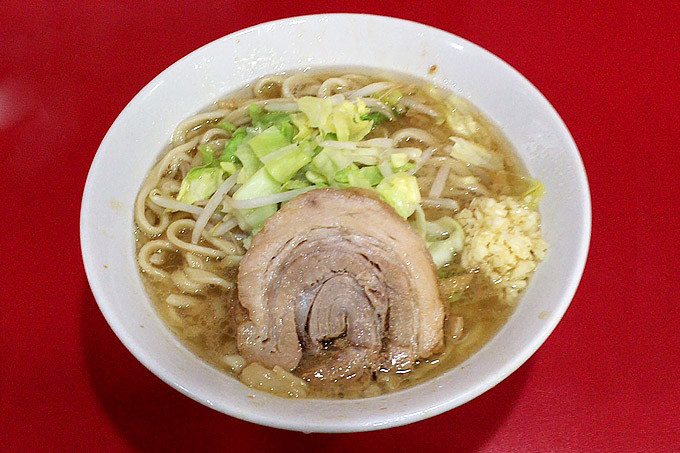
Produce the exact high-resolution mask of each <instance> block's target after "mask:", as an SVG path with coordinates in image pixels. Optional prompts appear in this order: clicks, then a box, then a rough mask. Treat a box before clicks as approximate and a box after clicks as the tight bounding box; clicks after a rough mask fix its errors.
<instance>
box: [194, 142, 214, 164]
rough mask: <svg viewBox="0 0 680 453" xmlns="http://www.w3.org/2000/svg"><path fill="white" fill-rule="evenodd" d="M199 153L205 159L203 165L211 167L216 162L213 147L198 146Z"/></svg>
mask: <svg viewBox="0 0 680 453" xmlns="http://www.w3.org/2000/svg"><path fill="white" fill-rule="evenodd" d="M198 152H199V153H200V155H201V158H202V159H203V165H210V164H212V162H213V160H215V150H214V149H213V147H212V146H208V145H198Z"/></svg>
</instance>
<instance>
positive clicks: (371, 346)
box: [238, 188, 444, 379]
mask: <svg viewBox="0 0 680 453" xmlns="http://www.w3.org/2000/svg"><path fill="white" fill-rule="evenodd" d="M238 293H239V299H240V302H241V304H242V305H243V307H245V308H246V309H247V310H248V313H249V320H248V321H246V322H244V323H242V324H241V325H240V326H239V330H238V347H239V350H240V352H241V354H242V355H243V356H244V357H245V358H246V359H247V360H248V361H249V362H259V363H261V364H262V365H264V366H266V367H268V368H273V367H274V366H276V365H279V366H281V367H282V368H284V369H287V370H290V371H292V370H294V369H296V368H297V367H298V366H299V365H300V364H301V361H303V357H304V362H305V366H304V370H306V375H308V376H310V377H316V378H321V379H340V378H349V377H353V376H359V375H361V374H362V373H363V372H365V371H366V370H369V371H375V370H377V369H379V368H385V369H393V368H398V369H405V368H408V367H410V366H412V364H413V361H414V360H416V359H417V358H425V357H428V356H430V355H431V354H433V353H434V352H437V351H439V350H440V349H441V347H442V343H443V325H444V308H443V304H442V301H441V299H440V297H439V292H438V288H437V276H436V268H435V265H434V263H433V262H432V257H431V255H430V253H429V252H428V250H427V248H426V245H425V243H424V241H423V240H422V238H421V237H420V236H418V234H417V233H416V232H415V231H414V230H413V229H412V228H411V227H410V226H409V224H408V223H407V222H406V221H405V220H404V219H403V218H401V217H400V216H399V215H398V214H397V213H396V211H395V210H394V209H393V208H392V207H391V206H389V205H388V204H387V203H385V202H384V201H382V200H381V199H380V198H379V197H378V196H377V195H376V194H375V193H374V192H372V191H369V190H365V189H347V190H337V189H330V188H325V189H315V190H312V191H309V192H307V193H305V194H302V195H299V196H298V197H296V198H294V199H292V200H290V201H289V202H288V203H286V204H285V205H284V206H283V207H282V208H281V209H280V210H279V211H278V212H277V213H276V214H274V215H273V216H271V217H270V218H269V219H268V220H267V221H266V223H265V225H264V228H263V229H262V231H260V232H259V233H258V234H256V235H255V237H254V238H253V241H252V244H251V247H250V249H249V250H248V252H247V253H246V255H245V256H244V258H243V259H242V261H241V263H240V266H239V274H238Z"/></svg>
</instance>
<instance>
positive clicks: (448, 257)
mask: <svg viewBox="0 0 680 453" xmlns="http://www.w3.org/2000/svg"><path fill="white" fill-rule="evenodd" d="M425 230H426V234H425V239H426V240H427V241H428V244H429V245H428V250H429V251H430V254H431V255H432V260H433V261H434V264H435V265H436V266H437V268H440V267H442V266H444V265H446V264H448V263H450V262H451V261H452V260H453V256H454V254H456V253H458V252H461V251H462V250H463V244H464V243H465V232H464V230H463V227H462V226H461V224H460V223H458V222H457V221H455V220H454V219H452V218H451V217H448V216H444V217H441V218H439V219H437V220H435V221H434V222H426V226H425Z"/></svg>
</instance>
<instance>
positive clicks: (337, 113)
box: [298, 96, 373, 141]
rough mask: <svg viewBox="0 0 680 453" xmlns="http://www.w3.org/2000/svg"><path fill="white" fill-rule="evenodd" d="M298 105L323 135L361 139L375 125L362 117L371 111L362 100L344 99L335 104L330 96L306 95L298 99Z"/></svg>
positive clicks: (310, 122)
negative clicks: (355, 101) (353, 101)
mask: <svg viewBox="0 0 680 453" xmlns="http://www.w3.org/2000/svg"><path fill="white" fill-rule="evenodd" d="M298 107H299V108H300V110H301V111H302V113H304V114H305V115H306V116H307V119H308V121H309V125H310V126H311V127H316V128H318V129H319V131H321V135H322V136H325V135H326V134H329V133H333V134H336V136H337V139H338V140H339V141H359V140H361V139H362V138H364V137H365V136H366V135H367V134H368V133H369V132H371V129H372V127H373V121H372V120H366V119H362V116H363V115H365V114H367V113H369V112H370V111H369V109H368V107H366V105H365V104H364V103H363V102H361V101H358V102H357V103H356V104H355V103H352V102H349V101H343V102H341V103H340V104H338V105H335V106H334V105H333V104H332V102H331V100H330V99H329V98H323V99H320V98H317V97H312V96H304V97H302V98H300V99H298Z"/></svg>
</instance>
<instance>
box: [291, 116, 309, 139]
mask: <svg viewBox="0 0 680 453" xmlns="http://www.w3.org/2000/svg"><path fill="white" fill-rule="evenodd" d="M290 121H291V123H293V125H294V126H295V127H296V128H297V129H298V133H297V134H296V135H295V136H294V137H293V141H294V142H300V141H302V140H305V139H308V138H311V137H312V134H313V132H314V129H312V128H311V126H310V125H309V119H307V115H304V114H302V113H293V114H292V115H290Z"/></svg>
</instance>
